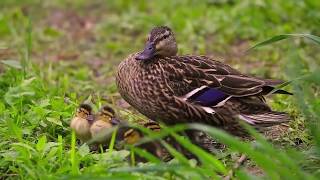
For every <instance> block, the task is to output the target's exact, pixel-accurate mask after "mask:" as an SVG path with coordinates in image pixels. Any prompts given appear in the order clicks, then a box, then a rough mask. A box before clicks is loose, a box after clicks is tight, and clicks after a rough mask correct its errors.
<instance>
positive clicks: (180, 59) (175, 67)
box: [116, 26, 291, 136]
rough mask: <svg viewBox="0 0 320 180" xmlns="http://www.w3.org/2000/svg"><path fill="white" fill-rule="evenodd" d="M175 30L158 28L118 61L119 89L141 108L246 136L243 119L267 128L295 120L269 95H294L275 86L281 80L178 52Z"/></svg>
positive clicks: (168, 119) (170, 120) (169, 119)
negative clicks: (136, 49)
mask: <svg viewBox="0 0 320 180" xmlns="http://www.w3.org/2000/svg"><path fill="white" fill-rule="evenodd" d="M177 52H178V48H177V43H176V40H175V36H174V34H173V32H172V30H171V29H170V28H169V27H166V26H160V27H155V28H153V29H152V30H151V32H150V33H149V36H148V39H147V42H146V44H145V48H144V50H143V51H141V52H138V53H134V54H131V55H129V56H128V57H127V58H126V59H125V60H124V61H122V62H121V63H120V65H119V66H118V71H117V75H116V83H117V87H118V90H119V92H120V94H121V96H122V97H123V99H125V100H126V101H127V102H128V103H129V104H130V105H132V106H133V107H134V108H135V109H137V110H138V111H139V112H140V113H142V114H143V115H145V116H147V117H148V118H150V119H152V120H155V121H162V122H163V123H165V124H167V125H173V124H178V123H186V122H197V123H204V124H208V125H212V126H215V127H218V128H222V129H224V130H226V131H227V132H229V133H231V134H234V135H239V136H241V135H244V134H246V133H244V132H245V131H244V130H243V128H241V127H242V126H241V125H240V123H239V121H243V122H246V123H248V124H250V125H252V126H253V127H256V128H260V127H267V126H272V125H276V124H280V123H284V122H287V121H289V120H290V118H289V116H288V114H286V113H284V112H277V111H273V110H271V108H270V107H269V106H268V105H267V104H266V101H265V99H264V96H265V95H267V94H269V93H280V94H291V93H289V92H286V91H284V90H276V89H275V86H277V85H279V84H281V83H282V81H279V80H270V79H262V78H257V77H253V76H249V75H245V74H242V73H241V72H239V71H238V70H236V69H233V68H232V67H230V66H229V65H226V64H223V63H222V62H219V61H216V60H214V59H212V58H210V57H207V56H198V55H181V56H179V55H177Z"/></svg>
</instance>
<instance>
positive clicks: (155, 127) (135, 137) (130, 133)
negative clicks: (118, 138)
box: [122, 120, 172, 162]
mask: <svg viewBox="0 0 320 180" xmlns="http://www.w3.org/2000/svg"><path fill="white" fill-rule="evenodd" d="M140 124H141V125H142V126H143V127H144V128H147V129H150V130H152V131H154V132H160V130H161V127H160V125H159V123H157V122H155V121H151V120H149V121H148V122H144V123H140ZM144 137H145V135H144V134H143V133H142V132H141V131H140V130H138V129H136V128H130V129H127V130H126V131H125V132H124V133H123V135H122V139H123V140H122V141H123V143H125V144H128V145H135V144H137V143H138V142H139V141H140V140H141V139H142V138H144ZM137 147H139V148H140V149H143V150H146V151H147V152H149V153H151V154H153V155H154V156H156V157H158V158H159V159H160V160H162V161H169V160H171V159H172V156H171V155H170V153H169V152H168V151H167V150H166V149H165V148H164V147H163V146H162V145H161V143H160V142H159V141H158V140H155V141H151V142H147V143H143V144H140V145H138V146H137ZM136 161H137V162H146V160H145V159H144V158H142V157H140V156H136Z"/></svg>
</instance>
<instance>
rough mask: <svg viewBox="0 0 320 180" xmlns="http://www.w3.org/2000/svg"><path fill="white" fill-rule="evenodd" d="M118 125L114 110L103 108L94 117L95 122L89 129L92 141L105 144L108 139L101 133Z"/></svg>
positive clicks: (107, 107)
mask: <svg viewBox="0 0 320 180" xmlns="http://www.w3.org/2000/svg"><path fill="white" fill-rule="evenodd" d="M119 123H120V121H119V120H118V119H117V118H116V117H115V112H114V110H113V109H112V108H111V107H109V106H103V107H102V108H101V109H100V111H99V112H98V114H97V115H96V116H95V121H94V122H93V123H92V125H91V127H90V133H91V136H92V139H93V141H94V142H95V143H98V144H104V143H106V142H107V141H108V140H109V138H107V137H106V136H105V135H104V134H103V132H106V131H107V130H111V128H113V127H115V125H118V124H119Z"/></svg>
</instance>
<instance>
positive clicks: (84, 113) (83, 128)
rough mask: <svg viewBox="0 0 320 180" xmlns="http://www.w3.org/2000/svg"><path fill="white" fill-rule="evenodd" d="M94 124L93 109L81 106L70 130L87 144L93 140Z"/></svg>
mask: <svg viewBox="0 0 320 180" xmlns="http://www.w3.org/2000/svg"><path fill="white" fill-rule="evenodd" d="M92 122H93V115H92V107H91V106H90V105H88V104H81V105H80V106H79V108H78V109H77V112H76V114H75V116H74V118H73V119H72V120H71V123H70V128H71V129H73V130H74V131H75V133H76V136H77V138H79V139H80V140H81V142H87V141H88V140H90V139H91V133H90V126H91V123H92Z"/></svg>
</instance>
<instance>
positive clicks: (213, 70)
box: [161, 56, 280, 106]
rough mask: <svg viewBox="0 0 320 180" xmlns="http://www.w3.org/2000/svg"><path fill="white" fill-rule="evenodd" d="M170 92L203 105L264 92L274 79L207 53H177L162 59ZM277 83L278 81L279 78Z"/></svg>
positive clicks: (270, 88)
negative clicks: (244, 71) (245, 72)
mask: <svg viewBox="0 0 320 180" xmlns="http://www.w3.org/2000/svg"><path fill="white" fill-rule="evenodd" d="M163 61H164V63H161V66H162V67H161V68H163V69H165V71H166V73H168V74H167V75H168V79H169V81H168V84H169V86H170V87H171V90H172V92H173V93H174V94H175V95H177V96H181V97H182V98H184V99H185V100H189V101H194V102H198V103H200V104H202V105H204V106H213V105H215V106H217V105H219V104H220V105H221V103H223V102H224V101H226V100H228V99H229V98H231V97H246V96H251V95H263V94H266V93H267V92H264V91H266V90H268V91H272V90H273V85H274V84H277V83H276V81H272V80H264V79H260V78H255V77H250V76H246V75H243V74H241V73H240V72H239V71H237V70H235V69H233V68H232V67H230V66H228V65H226V64H223V63H221V62H219V61H215V60H212V59H210V58H208V57H206V56H176V57H174V58H165V59H163ZM279 83H280V81H279Z"/></svg>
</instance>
